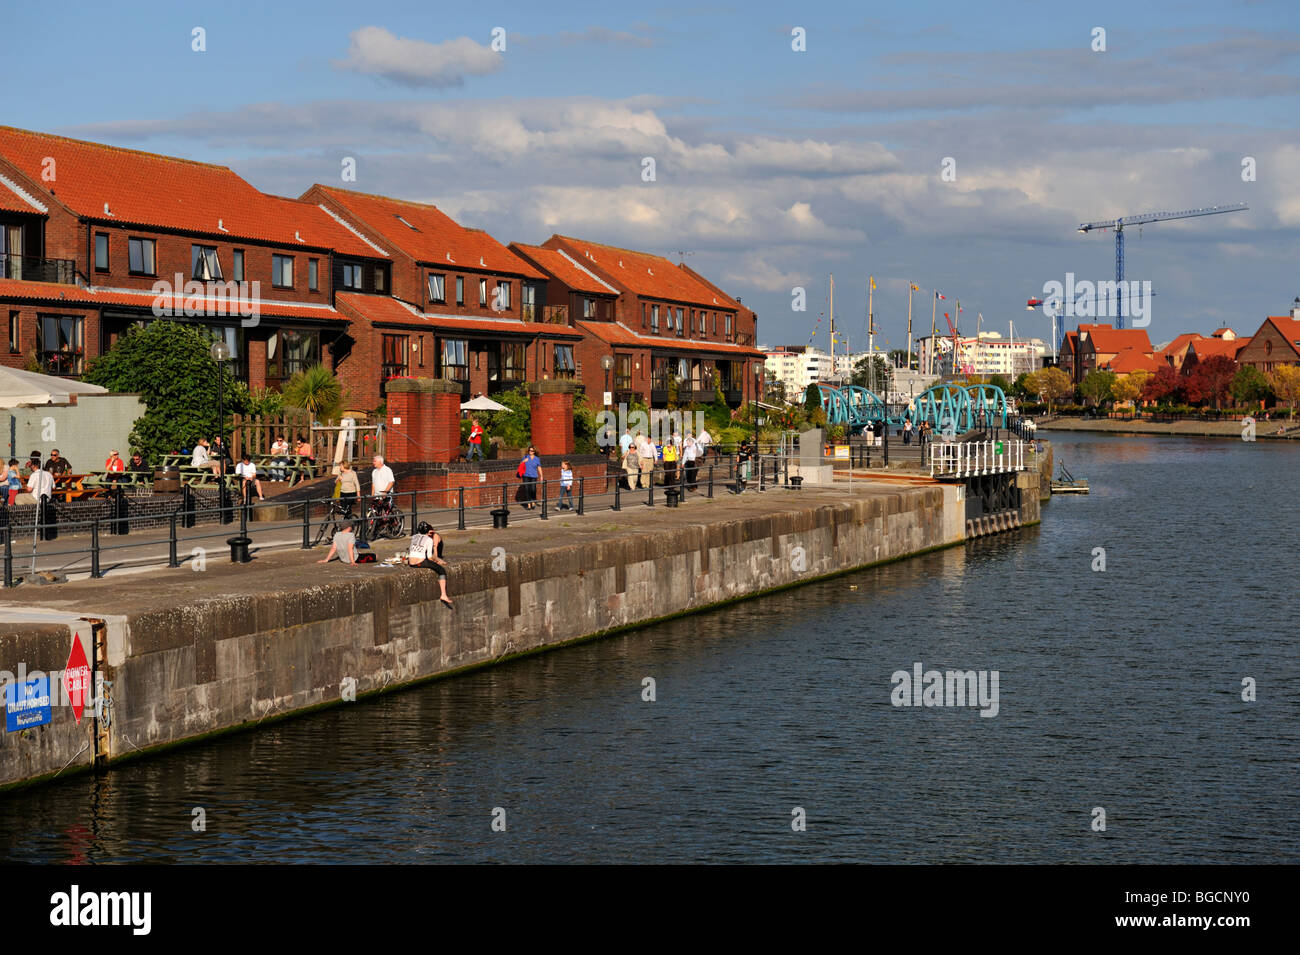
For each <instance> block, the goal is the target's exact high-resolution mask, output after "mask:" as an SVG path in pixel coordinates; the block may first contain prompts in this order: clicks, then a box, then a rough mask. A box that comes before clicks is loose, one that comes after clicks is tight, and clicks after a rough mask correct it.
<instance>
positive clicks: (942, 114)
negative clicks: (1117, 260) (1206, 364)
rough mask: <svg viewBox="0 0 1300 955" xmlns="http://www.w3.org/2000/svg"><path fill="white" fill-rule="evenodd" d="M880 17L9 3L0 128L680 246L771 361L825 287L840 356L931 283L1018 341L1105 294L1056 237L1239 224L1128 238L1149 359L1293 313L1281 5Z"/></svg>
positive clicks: (1295, 180) (1299, 147)
mask: <svg viewBox="0 0 1300 955" xmlns="http://www.w3.org/2000/svg"><path fill="white" fill-rule="evenodd" d="M891 9H892V10H894V11H895V12H893V13H891V14H884V13H881V12H880V10H879V9H878V5H872V6H871V7H863V6H862V5H859V4H851V3H828V4H817V3H803V4H767V3H745V4H727V3H703V4H700V5H690V4H680V5H673V4H667V5H655V4H653V3H649V4H641V5H631V4H623V5H613V4H609V3H560V2H556V3H550V4H536V3H528V4H488V3H481V4H475V5H470V6H468V7H465V6H458V7H455V8H444V7H443V5H431V4H428V3H383V2H375V3H371V4H357V3H326V2H322V3H313V4H279V3H275V4H263V3H259V4H252V3H234V4H228V5H222V4H210V3H205V4H196V3H195V4H191V3H157V4H149V3H138V4H113V5H105V4H80V3H77V4H68V3H47V4H44V5H40V6H38V5H35V4H25V5H22V6H19V7H15V8H13V9H11V10H10V11H8V12H7V13H6V20H5V31H4V33H3V34H2V35H0V57H3V60H4V62H5V64H6V67H7V69H6V75H8V76H10V77H14V76H23V77H36V76H39V77H41V83H40V85H39V88H38V90H39V95H20V96H12V97H9V98H8V99H7V101H6V104H5V108H4V111H3V113H2V114H0V122H3V123H6V124H10V125H15V126H21V127H26V128H31V129H39V130H46V131H54V132H61V133H65V134H68V135H73V136H80V137H83V138H87V139H95V140H99V141H104V142H109V143H113V144H116V145H123V146H130V147H134V148H141V149H149V150H154V151H158V152H165V153H171V154H175V155H181V156H186V157H190V158H195V159H203V160H208V161H213V162H221V163H227V164H229V165H231V166H232V167H234V168H235V169H236V170H237V171H239V172H240V173H241V174H243V175H244V176H246V177H247V178H248V179H250V180H251V181H252V182H253V183H254V184H255V185H257V186H259V187H260V188H262V189H265V190H267V191H269V192H278V193H283V194H287V195H298V194H300V193H301V192H302V191H303V190H305V189H306V188H307V187H308V186H309V185H310V184H311V183H313V182H317V181H319V182H326V183H334V184H343V183H341V182H340V178H339V175H340V168H341V160H342V158H343V157H353V158H355V159H356V160H357V169H358V180H357V182H356V183H355V184H353V183H348V184H347V185H349V186H351V187H354V188H359V189H362V190H365V191H370V192H378V193H386V194H391V195H396V196H401V197H404V198H410V199H418V200H425V201H433V202H436V203H438V204H439V205H440V206H441V207H443V208H444V209H446V210H447V211H448V212H450V213H451V214H452V215H454V216H456V217H457V218H458V219H459V220H460V221H462V222H463V223H465V224H466V225H472V226H478V227H482V228H485V229H487V230H488V231H490V232H491V233H492V234H493V235H495V236H496V237H497V238H498V239H500V240H502V241H503V242H508V241H511V240H520V241H525V242H539V241H542V240H544V239H545V238H546V237H547V236H548V235H550V234H551V232H555V231H558V232H566V233H570V234H575V235H580V236H583V237H586V238H590V239H592V240H594V241H598V242H608V243H611V244H618V245H627V246H631V247H634V248H640V249H645V250H647V251H653V252H658V253H661V254H667V255H670V256H672V257H673V258H674V259H676V258H677V253H678V252H679V251H680V252H686V253H689V255H687V256H686V258H685V261H687V262H688V263H689V264H690V265H692V266H693V267H695V268H698V269H700V270H701V271H703V272H705V273H706V274H708V275H710V276H711V277H713V278H714V279H715V280H716V281H718V282H719V283H720V284H722V285H723V286H724V287H725V288H726V289H727V290H728V291H730V292H731V293H732V294H735V295H740V296H741V297H743V298H744V300H745V302H746V303H747V304H749V305H750V306H751V307H754V308H755V309H756V310H757V311H758V313H759V316H760V326H759V327H760V339H761V340H762V341H763V342H765V343H768V344H777V343H785V342H793V343H797V342H805V341H807V340H808V339H809V337H810V335H812V333H813V329H814V328H815V327H816V326H817V322H818V313H819V312H822V311H824V309H825V300H826V287H827V273H829V272H834V273H835V279H836V312H837V318H838V320H839V324H840V326H841V328H842V329H843V330H844V331H845V332H846V333H847V334H848V335H849V336H850V338H851V340H852V342H853V344H854V345H855V346H857V345H858V344H861V338H862V332H863V330H864V327H865V305H866V302H865V298H866V296H865V285H866V276H867V275H868V274H874V275H875V276H876V281H877V284H878V286H879V288H878V290H877V294H876V315H877V323H878V326H879V327H880V328H881V330H882V336H883V338H884V339H886V340H888V341H889V343H890V344H891V345H892V346H898V345H901V344H902V342H903V340H904V337H905V326H906V289H907V284H908V280H909V279H910V280H912V281H915V282H916V283H917V284H918V285H920V286H922V287H923V288H924V289H926V290H927V292H925V293H924V294H923V295H921V296H918V298H917V311H918V314H919V313H920V312H923V311H928V306H929V292H928V290H929V289H932V288H938V289H940V290H941V291H943V292H944V294H946V295H947V296H948V297H949V301H952V300H955V299H957V298H960V299H961V301H962V305H963V309H964V310H963V313H962V318H963V329H964V330H973V325H974V322H975V320H976V315H977V313H982V314H983V322H984V325H983V327H984V328H986V329H988V328H996V329H999V330H1001V331H1003V332H1004V333H1005V332H1006V329H1007V322H1008V321H1014V322H1015V323H1016V331H1017V335H1024V334H1039V335H1043V336H1044V337H1046V336H1047V334H1048V323H1047V319H1046V318H1045V317H1044V316H1043V315H1042V314H1041V313H1040V312H1034V313H1030V312H1027V311H1026V310H1025V301H1026V299H1027V298H1028V297H1029V296H1031V295H1036V294H1038V293H1040V292H1041V290H1042V286H1043V284H1044V282H1047V281H1051V280H1056V281H1062V282H1063V281H1064V280H1065V276H1066V273H1067V272H1073V273H1075V275H1076V277H1077V278H1080V279H1089V280H1098V279H1107V278H1110V277H1111V276H1112V273H1113V249H1114V246H1113V240H1112V238H1111V236H1110V235H1109V234H1106V235H1088V236H1082V235H1079V234H1077V233H1076V232H1075V231H1074V227H1075V226H1076V225H1077V224H1078V223H1079V222H1081V221H1085V220H1094V219H1103V218H1108V217H1113V216H1116V215H1123V214H1128V213H1137V212H1144V211H1151V210H1163V209H1185V208H1192V207H1197V206H1204V205H1212V204H1219V203H1225V202H1235V201H1246V202H1249V203H1250V205H1251V211H1249V212H1246V213H1236V214H1233V215H1230V216H1222V217H1211V218H1204V219H1195V220H1189V221H1186V222H1172V223H1162V224H1160V225H1156V226H1150V227H1148V228H1147V229H1144V230H1142V231H1141V232H1138V231H1133V232H1131V233H1130V234H1129V241H1128V277H1129V278H1130V279H1136V280H1139V281H1141V280H1148V281H1151V283H1152V285H1153V287H1154V289H1155V291H1156V293H1157V299H1156V301H1155V305H1154V308H1153V317H1152V323H1151V326H1150V328H1149V329H1148V331H1149V332H1150V334H1151V337H1152V339H1153V341H1156V342H1157V343H1158V342H1161V341H1166V340H1168V339H1170V338H1172V337H1173V336H1174V335H1175V334H1177V333H1179V332H1181V331H1202V332H1206V331H1209V330H1211V329H1213V328H1214V327H1216V326H1218V325H1221V324H1230V325H1232V326H1234V327H1235V328H1237V330H1238V331H1239V332H1243V333H1250V332H1253V331H1254V330H1255V328H1256V327H1257V326H1258V325H1259V323H1260V322H1261V321H1262V319H1263V317H1264V316H1265V315H1266V314H1279V313H1281V312H1282V311H1283V310H1284V308H1285V307H1286V305H1287V303H1289V302H1290V301H1291V299H1292V298H1293V297H1294V296H1296V295H1297V294H1300V280H1297V279H1296V278H1295V272H1296V269H1295V263H1296V262H1297V259H1298V258H1300V256H1298V253H1300V232H1298V231H1297V230H1298V229H1300V143H1297V141H1296V123H1295V117H1296V116H1300V102H1298V100H1300V7H1297V5H1295V4H1288V3H1267V2H1260V3H1253V2H1252V3H1217V4H1216V3H1186V2H1181V3H1151V4H1134V3H1131V2H1130V3H1100V4H1089V5H1087V6H1084V5H1079V4H1061V3H1026V2H994V3H991V4H969V3H932V4H927V3H912V4H906V5H895V6H894V7H893V8H891ZM195 27H201V28H203V30H204V31H206V37H205V39H206V47H207V49H206V51H204V52H195V51H194V50H192V49H191V46H192V39H191V38H192V30H193V29H194V28H195ZM497 27H500V28H502V29H503V30H504V31H505V50H504V51H494V50H492V48H491V43H492V31H493V29H494V28H497ZM795 27H802V28H803V29H804V30H805V31H806V36H807V49H806V51H803V52H796V51H794V50H792V49H791V31H792V29H793V28H795ZM1095 27H1102V28H1104V29H1105V31H1106V37H1105V39H1106V50H1105V52H1096V51H1094V50H1092V49H1091V45H1092V43H1093V29H1094V28H1095ZM56 55H57V62H56V60H55V57H56ZM36 92H37V89H36V88H34V89H33V90H32V93H36ZM647 156H649V157H653V158H654V159H655V162H656V178H655V181H654V182H644V181H643V180H642V177H641V171H642V160H643V158H644V157H647ZM1247 156H1249V157H1253V158H1254V159H1255V162H1256V180H1255V181H1253V182H1244V181H1243V180H1242V174H1241V170H1242V167H1241V163H1242V159H1243V158H1244V157H1247ZM944 157H951V158H952V159H953V160H955V169H956V178H955V179H954V180H952V181H944V180H943V179H942V178H941V176H940V170H941V163H942V160H943V159H944ZM794 286H802V287H804V288H806V289H807V292H808V303H809V304H808V310H807V311H806V312H802V313H801V312H795V311H792V309H791V289H792V287H794ZM917 323H918V325H919V324H921V321H920V319H919V318H918V320H917ZM924 324H926V325H927V326H928V316H927V317H926V319H925V322H924ZM940 326H941V327H942V319H940ZM825 327H826V323H825V321H824V320H823V321H822V323H821V328H822V329H823V331H822V332H821V333H819V334H818V336H817V341H818V343H819V344H821V345H822V346H823V347H824V346H825V345H826V336H825V332H824V329H825Z"/></svg>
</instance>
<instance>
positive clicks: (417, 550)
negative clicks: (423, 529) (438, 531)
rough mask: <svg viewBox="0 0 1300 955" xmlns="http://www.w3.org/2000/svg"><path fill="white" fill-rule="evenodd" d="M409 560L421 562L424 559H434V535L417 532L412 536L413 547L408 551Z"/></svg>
mask: <svg viewBox="0 0 1300 955" xmlns="http://www.w3.org/2000/svg"><path fill="white" fill-rule="evenodd" d="M406 559H407V561H408V562H414V563H419V562H420V561H422V560H432V559H433V536H432V535H431V534H416V535H415V536H414V537H412V538H411V548H410V550H408V551H407V552H406Z"/></svg>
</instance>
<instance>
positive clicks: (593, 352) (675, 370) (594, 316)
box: [519, 235, 763, 408]
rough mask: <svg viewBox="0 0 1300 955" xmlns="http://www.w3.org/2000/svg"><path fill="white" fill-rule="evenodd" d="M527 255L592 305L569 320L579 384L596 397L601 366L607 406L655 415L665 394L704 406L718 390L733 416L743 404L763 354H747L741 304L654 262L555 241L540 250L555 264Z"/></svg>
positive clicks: (749, 331) (750, 337)
mask: <svg viewBox="0 0 1300 955" xmlns="http://www.w3.org/2000/svg"><path fill="white" fill-rule="evenodd" d="M530 248H531V247H527V246H520V247H519V250H520V252H521V254H533V255H534V256H535V258H534V261H535V263H536V264H537V265H538V267H539V268H540V269H542V270H543V271H545V272H547V273H548V275H550V276H551V281H553V282H554V283H556V285H557V287H558V288H560V289H561V290H562V291H563V292H564V293H565V294H572V295H577V296H579V297H581V298H583V300H584V301H586V300H591V301H593V302H594V305H593V306H591V307H590V310H589V311H585V312H584V314H583V316H582V317H581V318H578V319H576V325H577V327H578V328H579V329H580V330H581V331H582V332H583V333H584V339H583V341H582V343H581V345H580V346H579V361H578V364H579V366H580V376H581V380H582V382H583V384H584V385H585V387H586V389H587V391H588V392H589V393H592V394H599V393H600V392H601V391H603V390H604V384H605V372H604V368H603V364H602V359H603V358H605V357H606V356H608V357H610V358H612V359H613V369H612V372H611V390H612V391H613V393H614V394H613V398H614V402H615V403H616V404H617V403H619V402H622V401H627V400H629V399H630V398H631V397H632V396H633V395H636V396H638V397H639V398H640V399H641V400H642V401H644V402H646V403H647V404H648V405H649V406H650V407H651V408H663V407H665V406H666V405H667V404H668V401H669V397H670V394H671V390H672V388H673V387H674V386H675V387H676V391H677V400H678V401H679V402H680V403H686V402H688V401H695V402H701V403H703V402H709V401H712V400H713V399H714V397H715V388H719V387H720V388H721V390H722V393H723V395H724V397H725V399H726V401H727V403H728V404H729V405H731V406H732V407H733V408H735V407H739V406H740V405H741V404H742V403H743V402H746V401H749V400H751V398H752V397H753V395H754V392H755V388H756V381H755V374H754V369H755V368H759V369H761V368H762V366H763V353H762V352H760V351H759V350H758V349H757V348H756V347H754V343H755V340H756V335H757V316H756V315H755V314H754V312H753V311H752V310H751V309H748V308H746V307H745V306H744V305H743V304H742V303H741V302H739V301H737V300H735V299H733V298H731V297H730V296H728V295H727V294H726V293H725V292H723V291H722V290H721V289H719V288H718V287H717V286H715V285H713V284H712V283H710V282H709V281H707V280H706V279H705V278H704V277H703V276H701V275H699V274H698V273H697V272H695V271H693V270H691V269H689V268H687V267H686V266H684V265H674V264H673V263H672V262H670V261H669V260H668V259H666V258H664V257H663V256H659V255H652V254H650V253H646V252H637V251H633V250H631V249H621V248H617V247H615V246H608V245H600V244H598V243H595V242H589V241H586V240H584V239H575V238H572V237H569V236H562V235H553V236H551V237H550V238H549V239H547V240H546V242H544V243H543V244H542V246H541V248H542V249H543V250H549V251H552V252H555V253H559V254H560V256H562V257H563V261H561V260H560V259H557V258H556V257H555V256H551V257H549V258H548V257H546V256H545V255H544V254H543V255H539V254H538V253H535V252H534V253H529V252H528V249H530ZM575 271H576V272H577V273H580V275H581V278H579V277H577V276H575V274H574V273H575ZM593 279H594V280H595V282H594V283H593V282H592V280H593ZM611 292H614V293H616V295H615V297H614V298H613V299H612V301H611V300H610V297H609V296H610V294H611ZM584 308H586V306H584Z"/></svg>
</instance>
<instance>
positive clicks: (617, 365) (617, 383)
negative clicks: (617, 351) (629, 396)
mask: <svg viewBox="0 0 1300 955" xmlns="http://www.w3.org/2000/svg"><path fill="white" fill-rule="evenodd" d="M614 387H615V388H616V389H618V390H620V391H631V390H632V356H631V355H618V356H616V357H615V359H614Z"/></svg>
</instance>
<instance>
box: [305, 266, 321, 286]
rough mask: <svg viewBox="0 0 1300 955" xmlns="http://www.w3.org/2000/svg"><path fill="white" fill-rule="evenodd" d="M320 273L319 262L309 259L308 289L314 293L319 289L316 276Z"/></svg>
mask: <svg viewBox="0 0 1300 955" xmlns="http://www.w3.org/2000/svg"><path fill="white" fill-rule="evenodd" d="M319 271H320V262H319V260H317V259H308V260H307V288H309V289H311V290H312V291H313V292H314V291H316V289H317V285H316V276H317V273H318V272H319Z"/></svg>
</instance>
